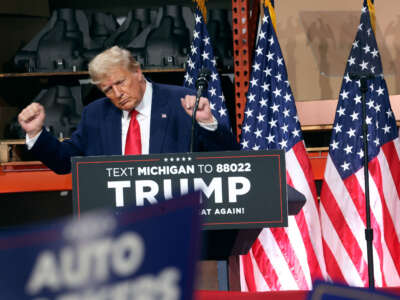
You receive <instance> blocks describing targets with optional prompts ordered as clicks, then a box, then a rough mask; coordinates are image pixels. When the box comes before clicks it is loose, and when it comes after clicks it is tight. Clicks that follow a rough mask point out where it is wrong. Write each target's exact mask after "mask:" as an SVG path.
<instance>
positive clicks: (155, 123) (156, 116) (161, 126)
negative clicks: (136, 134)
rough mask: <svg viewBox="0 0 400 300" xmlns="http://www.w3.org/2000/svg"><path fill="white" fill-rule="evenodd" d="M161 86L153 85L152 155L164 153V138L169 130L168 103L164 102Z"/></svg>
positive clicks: (150, 150)
mask: <svg viewBox="0 0 400 300" xmlns="http://www.w3.org/2000/svg"><path fill="white" fill-rule="evenodd" d="M161 94H162V92H161V91H160V86H159V85H158V84H156V83H153V96H152V103H151V119H150V149H149V152H150V153H162V152H163V151H162V148H163V144H164V138H165V135H166V132H167V128H168V121H169V117H170V114H169V107H168V102H167V101H162V100H161V99H163V98H162V95H161Z"/></svg>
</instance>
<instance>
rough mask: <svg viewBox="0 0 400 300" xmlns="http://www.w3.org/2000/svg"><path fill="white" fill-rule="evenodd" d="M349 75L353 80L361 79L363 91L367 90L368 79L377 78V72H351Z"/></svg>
mask: <svg viewBox="0 0 400 300" xmlns="http://www.w3.org/2000/svg"><path fill="white" fill-rule="evenodd" d="M349 77H350V79H351V80H360V90H361V92H365V93H366V92H367V91H368V87H367V80H370V79H375V74H371V73H366V72H350V73H349Z"/></svg>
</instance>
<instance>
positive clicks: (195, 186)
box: [72, 150, 287, 229]
mask: <svg viewBox="0 0 400 300" xmlns="http://www.w3.org/2000/svg"><path fill="white" fill-rule="evenodd" d="M72 168H73V169H72V177H73V200H74V211H75V212H76V213H77V214H79V213H80V212H82V211H88V210H90V209H92V208H96V207H114V208H116V209H117V210H118V209H120V208H123V207H124V206H126V205H135V206H137V207H143V206H146V205H152V204H156V203H158V201H159V200H158V199H159V198H160V199H170V198H173V197H177V196H180V195H184V194H186V193H190V192H193V191H198V190H201V191H202V192H203V197H202V199H203V200H202V208H201V209H200V211H199V214H200V215H201V216H202V217H203V218H202V220H203V226H204V227H207V229H245V228H261V227H282V226H287V199H286V169H285V160H284V152H283V151H281V150H268V151H257V152H250V151H249V152H247V151H226V152H202V153H181V154H151V155H141V156H92V157H74V158H72Z"/></svg>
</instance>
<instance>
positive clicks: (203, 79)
mask: <svg viewBox="0 0 400 300" xmlns="http://www.w3.org/2000/svg"><path fill="white" fill-rule="evenodd" d="M210 76H211V72H210V70H209V69H207V68H202V69H201V70H200V72H199V76H198V77H197V80H196V89H197V93H196V101H195V103H194V107H193V113H192V130H191V136H190V152H193V150H194V128H195V124H196V112H197V108H198V107H199V101H200V97H201V95H202V94H203V90H205V89H207V86H208V80H209V79H210Z"/></svg>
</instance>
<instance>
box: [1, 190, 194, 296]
mask: <svg viewBox="0 0 400 300" xmlns="http://www.w3.org/2000/svg"><path fill="white" fill-rule="evenodd" d="M199 201H200V194H199V193H195V194H190V195H186V196H184V197H181V198H178V199H173V200H170V201H164V202H162V203H160V204H157V205H154V206H148V207H143V208H140V209H138V208H137V207H135V208H132V207H130V206H126V207H125V209H124V210H119V211H118V212H116V211H115V210H113V209H112V210H105V209H103V210H96V211H92V212H90V213H85V214H81V216H80V218H79V219H77V218H71V219H65V220H61V221H57V222H53V223H48V224H46V225H44V224H43V225H37V226H31V227H25V228H20V229H18V230H12V231H3V232H2V233H1V234H0V265H1V269H0V299H7V300H17V299H18V300H25V299H30V300H89V299H90V300H92V299H96V300H114V299H115V300H125V299H126V300H128V299H166V300H167V299H168V300H172V299H191V297H192V291H193V282H194V278H193V277H194V268H195V264H196V260H197V254H198V241H199V231H200V225H199V215H198V209H199V207H198V205H199Z"/></svg>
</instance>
